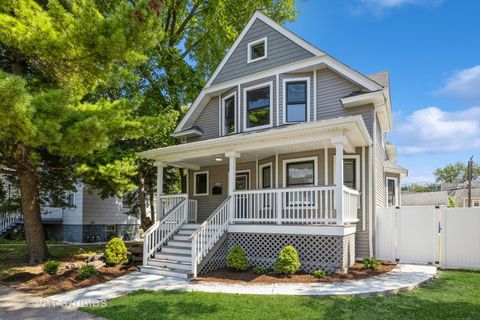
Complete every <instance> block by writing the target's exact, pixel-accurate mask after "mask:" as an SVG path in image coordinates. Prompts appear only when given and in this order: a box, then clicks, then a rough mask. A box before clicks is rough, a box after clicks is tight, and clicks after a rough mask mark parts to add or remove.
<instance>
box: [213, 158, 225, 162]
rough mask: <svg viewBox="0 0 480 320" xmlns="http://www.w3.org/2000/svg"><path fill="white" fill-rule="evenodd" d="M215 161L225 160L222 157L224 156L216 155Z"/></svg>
mask: <svg viewBox="0 0 480 320" xmlns="http://www.w3.org/2000/svg"><path fill="white" fill-rule="evenodd" d="M215 161H217V162H222V161H223V158H222V157H215Z"/></svg>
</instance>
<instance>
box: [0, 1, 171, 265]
mask: <svg viewBox="0 0 480 320" xmlns="http://www.w3.org/2000/svg"><path fill="white" fill-rule="evenodd" d="M161 5H162V1H161V0H158V1H154V0H150V1H135V2H132V1H122V2H117V3H114V4H112V6H111V7H110V10H109V12H108V14H106V13H105V12H103V11H99V10H97V7H96V4H95V2H94V1H93V0H77V1H75V0H74V1H61V0H50V1H48V2H46V1H33V0H16V1H2V2H1V3H0V68H1V70H3V71H1V72H0V114H1V115H2V116H1V117H0V168H1V170H2V174H6V175H9V176H12V177H16V178H17V179H18V184H19V189H20V193H21V206H22V211H23V215H24V224H25V236H26V241H27V250H28V256H29V262H30V263H34V262H40V261H43V260H44V259H45V258H46V257H47V255H48V251H47V248H46V245H45V237H44V231H43V226H42V223H41V217H40V205H41V194H42V192H41V191H45V193H43V194H51V193H58V192H63V190H65V189H72V188H74V182H75V180H76V178H78V177H77V176H76V175H75V170H74V168H75V167H76V166H77V165H78V164H79V163H81V162H82V161H84V160H85V158H86V157H88V156H89V155H92V154H93V153H94V152H95V151H98V150H105V149H106V148H107V147H108V146H109V145H110V144H111V143H112V142H114V141H119V140H122V139H128V138H131V137H135V136H136V135H141V133H142V131H141V129H142V128H141V126H139V122H138V121H136V120H135V119H134V117H132V111H131V108H130V107H129V104H130V103H129V102H128V101H126V100H117V99H115V98H111V97H106V96H101V97H96V98H95V97H94V95H92V92H94V91H95V89H96V88H97V87H98V86H100V85H101V86H104V85H105V84H108V83H112V79H115V80H116V81H125V79H133V77H134V73H133V72H132V68H133V67H134V66H136V65H138V64H139V63H141V62H143V61H146V59H147V55H145V51H146V50H148V49H149V48H152V47H153V46H154V45H155V44H156V43H158V41H159V39H160V38H161V35H162V32H161V30H162V29H161V28H159V26H160V24H159V21H160V18H159V16H160V6H161ZM102 8H103V7H102Z"/></svg>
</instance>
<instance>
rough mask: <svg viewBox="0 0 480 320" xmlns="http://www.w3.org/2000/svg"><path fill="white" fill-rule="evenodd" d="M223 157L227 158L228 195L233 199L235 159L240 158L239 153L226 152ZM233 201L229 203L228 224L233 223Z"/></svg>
mask: <svg viewBox="0 0 480 320" xmlns="http://www.w3.org/2000/svg"><path fill="white" fill-rule="evenodd" d="M225 157H227V158H228V195H229V196H230V197H233V192H234V191H235V176H236V172H237V158H239V157H240V153H238V152H236V151H231V152H226V153H225ZM233 203H234V201H233V200H231V201H230V208H229V213H230V222H232V221H233V217H234V216H235V211H234V210H235V206H234V205H233Z"/></svg>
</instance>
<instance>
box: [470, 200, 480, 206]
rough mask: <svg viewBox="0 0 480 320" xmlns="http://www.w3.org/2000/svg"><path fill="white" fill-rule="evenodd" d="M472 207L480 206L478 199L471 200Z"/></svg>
mask: <svg viewBox="0 0 480 320" xmlns="http://www.w3.org/2000/svg"><path fill="white" fill-rule="evenodd" d="M472 207H480V200H472Z"/></svg>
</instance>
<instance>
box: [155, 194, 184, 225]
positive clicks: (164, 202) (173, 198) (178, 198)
mask: <svg viewBox="0 0 480 320" xmlns="http://www.w3.org/2000/svg"><path fill="white" fill-rule="evenodd" d="M185 197H188V195H187V194H169V195H162V196H160V208H158V210H157V211H158V213H157V219H156V220H161V219H162V218H163V217H164V216H165V215H166V214H168V213H169V212H170V211H172V209H173V208H175V207H176V206H177V205H178V204H179V203H180V202H182V201H183V199H185Z"/></svg>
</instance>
